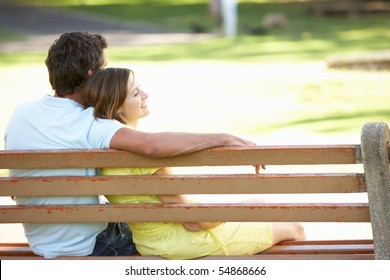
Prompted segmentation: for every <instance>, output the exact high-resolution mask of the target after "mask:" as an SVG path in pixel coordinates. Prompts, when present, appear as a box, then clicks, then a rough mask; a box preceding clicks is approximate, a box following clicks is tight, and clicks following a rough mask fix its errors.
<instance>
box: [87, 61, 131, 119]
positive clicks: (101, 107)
mask: <svg viewBox="0 0 390 280" xmlns="http://www.w3.org/2000/svg"><path fill="white" fill-rule="evenodd" d="M130 74H132V75H134V74H133V71H131V70H130V69H127V68H106V69H99V70H96V71H95V72H94V73H93V75H92V76H91V77H90V78H88V79H87V80H86V81H85V82H84V84H83V86H82V88H81V98H82V100H83V105H84V107H85V108H87V107H94V116H95V118H102V119H115V120H118V121H120V122H122V123H123V121H122V120H121V118H120V117H119V115H118V111H119V108H120V107H121V106H122V104H123V103H124V102H125V99H126V96H127V93H128V84H127V82H128V80H129V77H130Z"/></svg>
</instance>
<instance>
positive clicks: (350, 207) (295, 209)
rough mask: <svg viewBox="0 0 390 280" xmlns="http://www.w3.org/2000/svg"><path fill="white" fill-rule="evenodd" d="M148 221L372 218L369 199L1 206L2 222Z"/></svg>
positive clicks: (279, 220) (305, 220)
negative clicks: (329, 201)
mask: <svg viewBox="0 0 390 280" xmlns="http://www.w3.org/2000/svg"><path fill="white" fill-rule="evenodd" d="M116 221H122V222H129V221H133V222H145V221H161V222H169V221H178V222H195V221H205V222H207V221H232V222H234V221H245V222H254V221H265V222H293V221H296V222H369V221H370V215H369V209H368V204H367V203H348V204H346V203H320V204H318V203H316V204H312V203H296V204H291V203H287V204H286V203H283V204H282V203H273V204H266V203H255V204H252V203H251V204H230V203H221V204H211V203H205V204H199V205H197V204H132V205H122V204H116V205H28V206H27V205H26V206H0V222H1V223H60V222H70V223H78V222H116Z"/></svg>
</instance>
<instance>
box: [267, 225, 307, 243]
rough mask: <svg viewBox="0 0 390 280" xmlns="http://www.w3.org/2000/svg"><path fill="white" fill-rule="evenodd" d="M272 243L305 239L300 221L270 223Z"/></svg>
mask: <svg viewBox="0 0 390 280" xmlns="http://www.w3.org/2000/svg"><path fill="white" fill-rule="evenodd" d="M271 226H272V234H273V242H272V243H273V245H275V244H277V243H279V242H282V241H288V240H291V241H292V240H306V234H305V230H304V228H303V227H302V225H301V224H300V223H271Z"/></svg>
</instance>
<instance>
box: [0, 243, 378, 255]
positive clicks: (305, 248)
mask: <svg viewBox="0 0 390 280" xmlns="http://www.w3.org/2000/svg"><path fill="white" fill-rule="evenodd" d="M308 254H310V255H330V256H333V257H335V256H337V255H343V256H345V258H348V257H349V258H351V257H353V256H351V255H355V256H357V257H359V259H360V258H362V257H363V256H369V257H370V259H373V258H374V245H373V242H372V240H327V241H323V240H316V241H313V240H309V241H288V242H282V243H279V244H277V245H275V246H273V247H271V248H270V249H268V250H265V251H263V252H261V253H260V254H258V255H279V256H283V257H284V258H287V259H288V258H289V257H288V256H289V255H308ZM28 256H30V257H34V256H35V257H37V256H36V255H35V254H34V253H33V252H32V251H31V248H30V247H29V246H28V244H26V243H10V244H4V243H0V258H4V257H6V258H7V257H28ZM222 257H224V256H222ZM230 257H232V258H235V257H236V258H246V256H241V257H239V256H229V259H230ZM306 257H307V256H306ZM128 258H129V259H133V258H142V256H137V255H136V256H129V257H128ZM148 258H149V257H146V259H148ZM206 258H216V259H217V258H221V257H220V256H210V257H206ZM338 258H340V257H338ZM115 259H116V257H115ZM161 259H163V258H161Z"/></svg>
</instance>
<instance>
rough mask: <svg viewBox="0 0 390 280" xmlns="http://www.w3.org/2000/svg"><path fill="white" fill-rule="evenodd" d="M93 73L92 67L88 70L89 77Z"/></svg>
mask: <svg viewBox="0 0 390 280" xmlns="http://www.w3.org/2000/svg"><path fill="white" fill-rule="evenodd" d="M92 73H93V71H92V69H89V70H88V72H87V77H91V76H92Z"/></svg>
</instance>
